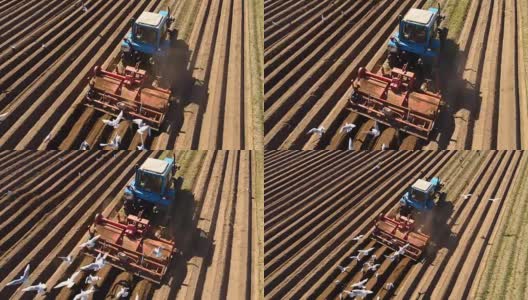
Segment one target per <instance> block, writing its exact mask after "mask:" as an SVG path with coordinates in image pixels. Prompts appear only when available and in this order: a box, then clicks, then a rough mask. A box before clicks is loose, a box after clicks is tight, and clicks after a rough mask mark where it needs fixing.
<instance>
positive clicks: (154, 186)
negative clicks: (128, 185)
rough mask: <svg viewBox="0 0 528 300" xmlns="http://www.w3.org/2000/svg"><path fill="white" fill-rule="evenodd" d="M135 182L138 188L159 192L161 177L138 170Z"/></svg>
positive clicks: (161, 182)
mask: <svg viewBox="0 0 528 300" xmlns="http://www.w3.org/2000/svg"><path fill="white" fill-rule="evenodd" d="M137 181H138V182H137V184H138V186H139V188H140V189H142V190H145V191H148V192H152V193H156V194H160V193H161V186H162V184H163V178H162V177H160V176H156V175H153V174H150V173H146V172H138V180H137Z"/></svg>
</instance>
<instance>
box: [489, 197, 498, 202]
mask: <svg viewBox="0 0 528 300" xmlns="http://www.w3.org/2000/svg"><path fill="white" fill-rule="evenodd" d="M495 200H500V198H491V199H489V201H491V202H495Z"/></svg>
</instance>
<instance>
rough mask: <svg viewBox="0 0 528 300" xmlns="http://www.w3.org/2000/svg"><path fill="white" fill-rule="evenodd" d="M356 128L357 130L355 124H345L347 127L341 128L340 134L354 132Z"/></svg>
mask: <svg viewBox="0 0 528 300" xmlns="http://www.w3.org/2000/svg"><path fill="white" fill-rule="evenodd" d="M354 128H356V125H355V124H353V123H345V125H344V126H343V127H341V130H339V132H343V131H345V132H346V133H350V132H351V131H352V130H354Z"/></svg>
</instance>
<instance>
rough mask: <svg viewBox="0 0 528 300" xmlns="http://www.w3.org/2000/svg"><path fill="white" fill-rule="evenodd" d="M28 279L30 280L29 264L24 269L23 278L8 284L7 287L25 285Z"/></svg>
mask: <svg viewBox="0 0 528 300" xmlns="http://www.w3.org/2000/svg"><path fill="white" fill-rule="evenodd" d="M28 279H29V264H28V265H27V266H26V268H25V269H24V274H22V276H20V277H18V279H15V280H13V281H11V282H8V283H7V284H6V286H10V285H18V284H23V283H26V282H27V281H28Z"/></svg>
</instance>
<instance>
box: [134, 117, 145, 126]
mask: <svg viewBox="0 0 528 300" xmlns="http://www.w3.org/2000/svg"><path fill="white" fill-rule="evenodd" d="M132 123H134V124H136V125H137V126H138V127H141V126H143V125H145V122H143V119H133V120H132Z"/></svg>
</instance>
